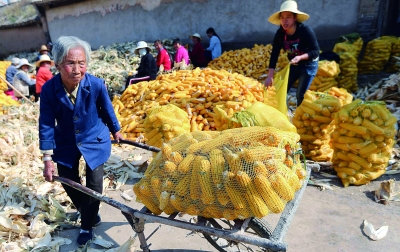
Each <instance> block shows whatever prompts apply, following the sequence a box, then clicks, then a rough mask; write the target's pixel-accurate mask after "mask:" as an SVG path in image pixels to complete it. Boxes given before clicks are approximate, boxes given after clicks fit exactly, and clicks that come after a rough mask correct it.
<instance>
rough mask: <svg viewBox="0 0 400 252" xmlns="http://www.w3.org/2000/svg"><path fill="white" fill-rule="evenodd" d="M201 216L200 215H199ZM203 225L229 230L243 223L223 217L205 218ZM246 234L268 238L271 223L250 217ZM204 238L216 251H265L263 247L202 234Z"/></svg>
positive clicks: (270, 232) (270, 231)
mask: <svg viewBox="0 0 400 252" xmlns="http://www.w3.org/2000/svg"><path fill="white" fill-rule="evenodd" d="M199 218H202V217H199ZM204 223H205V225H206V226H210V227H214V228H219V229H224V230H230V229H232V228H233V227H235V225H236V226H238V225H241V224H242V223H243V221H242V220H234V221H228V220H225V219H205V222H204ZM245 232H246V234H247V235H256V236H260V237H262V238H269V237H270V236H271V234H272V227H271V225H270V224H269V223H268V222H266V221H265V220H263V219H258V218H251V219H250V221H249V223H248V226H247V229H246V230H245ZM203 235H204V238H206V239H207V241H208V242H209V243H210V244H211V245H212V246H213V247H214V248H216V249H217V250H218V251H221V252H227V251H229V252H233V251H260V250H261V251H267V250H265V249H263V248H259V247H255V246H253V245H249V244H243V243H238V242H236V241H230V240H225V239H223V238H220V237H216V236H210V235H207V234H203Z"/></svg>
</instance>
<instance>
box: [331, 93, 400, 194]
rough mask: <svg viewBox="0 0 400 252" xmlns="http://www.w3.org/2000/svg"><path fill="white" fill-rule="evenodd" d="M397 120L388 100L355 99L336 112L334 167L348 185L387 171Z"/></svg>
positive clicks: (369, 179)
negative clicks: (389, 107) (387, 105)
mask: <svg viewBox="0 0 400 252" xmlns="http://www.w3.org/2000/svg"><path fill="white" fill-rule="evenodd" d="M396 123H397V118H396V117H395V116H394V115H392V114H391V113H390V112H389V110H388V109H387V108H386V104H385V103H384V102H376V101H375V102H363V101H361V100H355V101H354V102H352V103H350V104H348V105H346V106H344V107H343V108H342V109H341V110H340V111H339V112H338V113H337V114H336V115H335V125H336V127H335V131H334V132H333V133H332V140H333V146H334V155H333V167H334V169H335V171H336V172H337V175H338V177H340V178H341V180H342V183H343V185H344V186H345V187H347V186H349V185H350V184H354V185H362V184H366V183H368V182H369V181H371V180H374V179H376V178H378V177H380V176H381V175H382V174H384V173H385V172H386V167H387V165H388V162H389V158H390V155H391V153H392V147H393V145H394V143H395V142H394V135H395V133H396V129H395V124H396Z"/></svg>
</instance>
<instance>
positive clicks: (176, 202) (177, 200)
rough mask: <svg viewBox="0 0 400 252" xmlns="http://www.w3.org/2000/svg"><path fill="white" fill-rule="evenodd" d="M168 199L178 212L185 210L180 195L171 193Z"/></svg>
mask: <svg viewBox="0 0 400 252" xmlns="http://www.w3.org/2000/svg"><path fill="white" fill-rule="evenodd" d="M169 201H170V203H171V205H172V206H173V207H174V208H175V209H176V210H178V211H179V212H183V211H185V207H184V203H183V202H184V201H183V200H182V198H181V197H180V196H178V195H175V194H173V195H171V197H170V198H169Z"/></svg>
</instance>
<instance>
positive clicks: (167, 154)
mask: <svg viewBox="0 0 400 252" xmlns="http://www.w3.org/2000/svg"><path fill="white" fill-rule="evenodd" d="M161 151H162V154H163V156H164V158H165V159H168V160H169V157H170V155H171V153H172V149H171V146H170V145H169V144H167V143H163V144H162V147H161Z"/></svg>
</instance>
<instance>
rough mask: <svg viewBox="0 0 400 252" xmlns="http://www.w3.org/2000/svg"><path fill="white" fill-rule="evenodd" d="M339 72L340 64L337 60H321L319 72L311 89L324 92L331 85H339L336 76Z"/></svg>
mask: <svg viewBox="0 0 400 252" xmlns="http://www.w3.org/2000/svg"><path fill="white" fill-rule="evenodd" d="M339 73H340V69H339V65H338V64H337V63H336V62H335V61H328V60H321V61H319V62H318V71H317V74H316V75H315V77H314V79H313V81H312V83H311V86H310V88H309V89H310V90H311V91H317V92H324V91H326V90H327V89H329V88H331V87H337V86H338V83H337V81H336V78H337V76H338V74H339Z"/></svg>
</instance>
